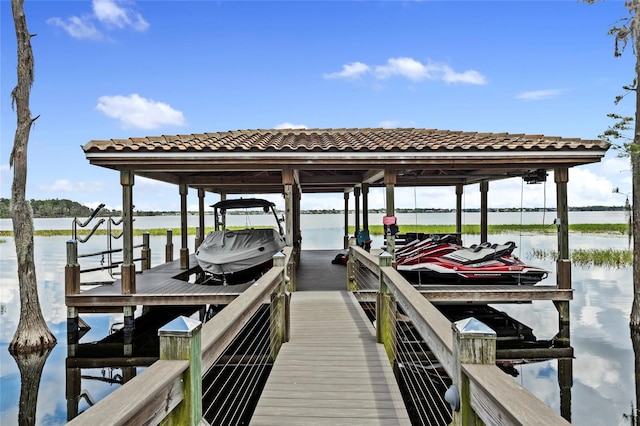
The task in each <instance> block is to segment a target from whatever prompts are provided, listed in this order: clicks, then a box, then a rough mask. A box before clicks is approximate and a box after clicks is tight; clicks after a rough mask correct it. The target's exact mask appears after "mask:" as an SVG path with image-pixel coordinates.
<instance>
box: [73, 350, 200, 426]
mask: <svg viewBox="0 0 640 426" xmlns="http://www.w3.org/2000/svg"><path fill="white" fill-rule="evenodd" d="M188 366H189V361H158V362H156V363H154V364H153V365H151V366H150V367H149V368H148V369H147V370H146V371H145V372H144V374H140V375H139V376H136V377H134V378H133V379H131V380H130V381H129V382H127V386H123V387H121V388H118V389H117V390H115V391H114V392H112V393H111V394H109V395H107V396H106V397H105V398H104V399H102V400H101V401H100V403H99V404H96V405H94V406H93V407H91V408H89V409H88V410H87V411H85V412H84V413H82V414H81V415H79V416H78V417H76V418H74V419H73V420H71V421H70V422H69V423H67V424H68V425H87V426H94V425H99V424H104V422H105V421H106V420H107V419H108V422H109V424H112V425H123V424H158V423H159V422H160V421H161V420H162V419H163V418H164V417H165V416H166V413H168V412H170V411H171V410H173V409H174V408H175V407H176V406H177V405H178V404H179V403H180V401H182V394H183V380H182V373H183V372H184V371H185V370H186V369H187V368H188ZM141 389H144V392H141V391H140V390H141Z"/></svg>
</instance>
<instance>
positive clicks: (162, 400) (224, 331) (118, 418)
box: [69, 247, 295, 426]
mask: <svg viewBox="0 0 640 426" xmlns="http://www.w3.org/2000/svg"><path fill="white" fill-rule="evenodd" d="M293 259H294V256H292V249H291V247H285V249H284V250H283V252H282V253H278V254H276V255H275V256H274V266H273V267H272V268H271V269H270V270H269V271H268V272H267V273H265V274H264V275H263V276H262V277H260V279H258V280H257V281H256V282H255V283H254V284H253V285H252V286H250V287H249V288H247V289H246V290H245V291H244V292H243V293H242V294H241V295H239V296H238V297H237V298H236V299H235V300H234V301H233V302H231V303H229V304H228V305H227V306H226V307H225V308H224V309H222V310H221V311H220V312H219V313H218V314H216V315H215V316H214V317H213V318H212V319H211V320H209V321H208V322H207V323H205V324H203V325H200V322H199V321H196V320H192V319H189V318H180V319H179V321H178V326H176V322H175V321H173V322H171V323H169V324H167V325H166V326H165V327H163V328H161V329H160V330H159V332H158V334H159V336H160V360H159V361H156V362H155V363H154V364H152V365H151V366H150V367H149V368H147V369H146V370H145V371H144V372H143V373H141V374H139V375H138V376H136V377H134V378H133V379H131V380H130V381H128V382H127V383H125V384H124V385H123V386H122V387H120V388H119V389H117V390H115V391H114V392H112V393H111V394H109V395H108V396H106V397H105V398H104V399H102V400H101V401H99V402H98V403H97V404H96V405H94V406H92V407H91V408H89V409H88V410H87V411H85V412H83V413H82V414H80V415H79V416H78V417H76V418H75V419H73V420H71V421H70V422H69V424H71V425H91V426H93V425H96V424H103V423H104V422H105V420H106V419H108V422H109V424H114V425H117V424H158V423H160V422H162V423H163V424H175V425H197V424H206V421H205V420H204V419H203V417H202V387H201V373H202V372H206V371H208V370H209V369H210V368H211V367H212V366H213V365H214V364H215V363H216V362H217V360H218V358H220V356H221V355H222V354H223V352H224V351H225V349H226V348H227V346H228V345H229V344H230V343H231V342H232V341H233V339H234V337H235V336H236V335H237V334H238V333H239V332H240V331H241V330H242V329H243V327H244V326H245V325H246V324H247V323H248V322H249V321H250V319H251V318H252V316H253V314H255V313H256V312H257V311H258V309H259V308H260V307H261V306H262V305H263V304H265V303H270V304H271V320H270V324H271V327H270V329H271V331H270V333H271V339H270V341H271V345H272V346H271V350H270V354H271V357H272V358H273V359H275V357H276V356H277V353H278V350H279V348H280V346H281V345H282V343H283V342H285V341H286V339H287V338H288V329H289V325H288V319H289V314H288V312H287V311H288V306H289V304H288V300H289V295H288V294H287V285H289V283H290V282H291V276H290V275H288V274H287V270H290V271H291V270H295V267H293V266H292V265H291V262H293V261H294V260H293ZM180 324H182V325H180ZM196 377H197V378H196Z"/></svg>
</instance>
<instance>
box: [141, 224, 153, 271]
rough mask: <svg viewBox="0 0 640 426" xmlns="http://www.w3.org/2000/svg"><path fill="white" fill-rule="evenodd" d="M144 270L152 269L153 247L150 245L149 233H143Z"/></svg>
mask: <svg viewBox="0 0 640 426" xmlns="http://www.w3.org/2000/svg"><path fill="white" fill-rule="evenodd" d="M141 257H142V270H143V271H146V270H147V269H151V248H150V247H149V233H148V232H144V233H143V234H142V256H141Z"/></svg>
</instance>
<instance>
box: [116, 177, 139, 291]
mask: <svg viewBox="0 0 640 426" xmlns="http://www.w3.org/2000/svg"><path fill="white" fill-rule="evenodd" d="M120 184H121V185H122V266H121V272H122V294H135V292H136V265H135V264H134V263H133V259H134V258H133V185H134V174H133V172H132V171H130V170H123V171H121V172H120Z"/></svg>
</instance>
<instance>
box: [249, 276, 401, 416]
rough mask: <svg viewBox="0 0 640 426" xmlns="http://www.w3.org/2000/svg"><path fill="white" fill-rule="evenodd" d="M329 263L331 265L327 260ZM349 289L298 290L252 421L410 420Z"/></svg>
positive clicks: (379, 347)
mask: <svg viewBox="0 0 640 426" xmlns="http://www.w3.org/2000/svg"><path fill="white" fill-rule="evenodd" d="M329 266H331V265H329ZM374 333H375V331H374V329H373V326H372V324H371V322H370V321H369V320H368V319H367V317H366V315H365V314H364V313H363V311H362V310H361V309H360V307H359V305H358V302H357V301H356V300H355V298H354V297H353V296H352V295H351V294H350V293H349V292H347V291H346V290H342V291H338V290H334V291H298V292H296V293H294V294H293V295H292V298H291V336H290V341H289V342H288V343H285V344H284V345H283V346H282V348H281V349H280V353H279V354H278V357H277V359H276V362H275V364H274V367H273V370H272V371H271V374H270V375H269V379H268V380H267V383H266V386H265V388H264V390H263V391H262V396H261V397H260V401H259V402H258V406H257V408H256V410H255V412H254V414H253V417H252V420H251V423H250V424H251V425H254V426H259V425H274V424H278V425H349V426H351V425H354V424H359V425H382V424H384V425H410V424H411V423H410V421H409V416H408V414H407V410H406V408H405V405H404V402H403V401H402V396H401V394H400V390H399V388H398V385H397V383H396V379H395V377H394V375H393V371H392V369H391V364H390V363H389V360H388V358H387V355H386V353H385V350H384V347H383V346H382V345H378V344H377V343H376V339H375V334H374Z"/></svg>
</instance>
